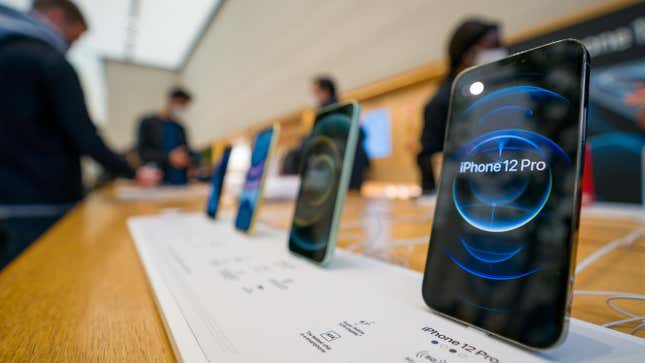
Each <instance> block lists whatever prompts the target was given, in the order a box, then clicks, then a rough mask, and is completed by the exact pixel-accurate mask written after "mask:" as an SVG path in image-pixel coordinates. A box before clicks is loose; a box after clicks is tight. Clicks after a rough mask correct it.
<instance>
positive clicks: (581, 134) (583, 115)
mask: <svg viewBox="0 0 645 363" xmlns="http://www.w3.org/2000/svg"><path fill="white" fill-rule="evenodd" d="M563 42H573V43H576V45H577V46H579V47H581V48H582V50H583V62H582V67H583V69H582V70H581V71H582V75H583V77H582V82H581V85H580V87H581V90H580V91H581V92H580V95H581V99H580V110H579V114H580V119H579V120H578V122H579V130H578V142H577V147H578V151H577V156H578V158H577V159H576V161H575V162H576V165H575V170H576V172H575V173H576V180H575V188H574V190H573V194H574V195H573V203H574V209H573V216H572V218H571V239H570V240H569V241H568V242H569V245H570V248H569V254H570V256H569V275H568V278H567V280H568V283H567V284H566V289H567V291H566V295H565V296H566V301H565V311H564V320H563V324H562V330H561V332H560V336H559V337H558V339H557V340H556V341H555V342H554V343H553V344H552V345H550V346H547V347H532V346H528V345H526V344H522V343H520V342H518V341H515V340H513V339H511V338H507V337H504V336H502V335H499V334H496V333H494V332H491V331H488V330H486V329H484V328H482V327H479V326H477V325H474V324H471V323H469V322H467V321H463V320H461V319H458V318H456V317H454V316H451V315H448V314H445V313H443V312H441V311H438V310H436V309H434V308H432V306H431V305H430V303H429V302H428V297H426V296H425V293H424V291H425V289H424V286H425V285H426V274H425V273H424V276H423V283H422V285H421V290H422V291H421V294H422V296H423V299H424V301H425V302H426V305H427V306H428V308H429V309H430V310H432V312H433V313H436V314H438V315H440V316H443V317H446V318H448V319H450V320H453V321H456V322H457V323H459V324H461V325H466V326H468V327H470V328H474V329H476V330H479V331H481V332H483V333H485V334H487V335H490V336H494V337H496V338H499V339H502V340H504V341H506V342H509V343H512V344H514V345H517V346H520V347H522V348H525V349H528V350H532V351H546V350H549V349H553V348H554V347H557V346H558V345H560V344H562V343H563V342H564V340H565V339H566V337H567V333H568V330H569V329H568V327H569V317H570V315H571V302H572V299H573V281H574V276H575V265H576V251H577V249H578V232H579V221H580V203H581V200H582V173H583V166H584V154H585V145H586V132H587V105H588V99H589V84H588V80H589V72H590V69H591V65H590V63H589V60H590V56H589V53H588V51H587V49H586V48H585V46H584V44H582V42H580V41H578V40H576V39H562V40H558V41H555V42H551V43H547V44H545V45H542V46H539V47H535V48H531V49H528V50H525V51H522V52H518V53H515V54H512V55H510V56H508V57H507V58H505V59H508V58H510V57H521V56H522V55H523V54H526V53H530V52H534V51H536V50H539V49H542V48H546V47H549V46H552V45H555V44H559V43H563ZM484 66H486V65H485V64H484V65H481V66H474V67H469V68H467V69H465V70H463V71H462V72H460V73H459V74H458V75H457V76H456V77H455V80H454V81H453V83H452V89H451V90H450V94H451V97H450V104H449V106H448V116H449V117H448V120H447V123H446V133H445V135H444V145H446V144H447V141H448V130H449V129H450V122H451V120H452V112H453V109H452V108H453V100H452V95H454V94H455V92H456V85H457V84H458V83H459V79H460V78H461V77H462V76H463V75H465V74H466V73H468V72H470V71H472V70H475V69H477V68H479V67H484ZM445 165H446V164H445V163H444V166H442V171H441V173H442V175H444V171H443V168H445ZM440 189H441V183H439V187H438V188H437V195H439V193H441V190H440ZM436 213H437V210H436V209H435V214H436ZM433 220H435V218H434V217H433ZM431 249H432V246H430V247H429V249H428V254H429V253H430V251H431Z"/></svg>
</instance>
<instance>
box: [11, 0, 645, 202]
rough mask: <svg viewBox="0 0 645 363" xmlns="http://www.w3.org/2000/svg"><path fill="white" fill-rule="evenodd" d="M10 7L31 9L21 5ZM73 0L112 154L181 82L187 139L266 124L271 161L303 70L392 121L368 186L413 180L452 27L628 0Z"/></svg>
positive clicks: (305, 86)
mask: <svg viewBox="0 0 645 363" xmlns="http://www.w3.org/2000/svg"><path fill="white" fill-rule="evenodd" d="M4 1H6V0H3V2H4ZM8 2H9V3H10V4H12V5H14V6H17V7H20V8H23V9H26V8H28V6H29V0H8ZM77 3H78V4H79V6H80V7H81V8H82V9H83V11H84V12H85V13H87V14H88V16H89V20H90V27H91V31H90V33H91V34H89V36H88V37H86V39H83V40H82V41H81V42H80V43H79V45H78V46H77V47H76V49H74V50H73V51H72V53H71V55H70V56H71V58H72V60H73V62H74V63H75V64H77V67H78V68H79V70H80V73H81V77H82V79H83V83H84V85H85V88H86V92H87V98H88V101H89V103H90V106H91V111H92V114H93V116H94V118H95V121H96V122H97V124H98V125H99V126H100V127H101V129H102V132H103V134H104V135H105V136H106V137H107V139H108V141H109V142H110V144H111V145H113V146H114V147H116V148H117V149H119V150H122V151H126V150H127V149H128V148H130V147H131V146H132V144H133V141H134V135H135V133H134V130H135V125H136V121H137V119H138V118H139V117H140V116H141V115H142V114H144V113H147V112H150V111H154V110H156V109H158V108H159V107H160V104H161V102H162V101H163V99H164V95H165V93H166V91H167V89H169V88H170V87H171V86H173V85H175V84H181V85H183V86H185V87H186V88H188V89H190V90H191V91H192V92H193V93H194V95H195V96H196V97H195V102H194V105H193V107H192V108H191V109H190V110H189V112H188V114H187V117H186V120H185V124H186V126H187V129H188V131H189V133H190V137H191V138H192V140H193V144H194V145H195V146H197V147H198V148H200V149H202V150H203V151H204V153H206V154H208V155H210V156H211V158H212V160H216V159H217V157H218V156H219V153H220V151H221V150H222V148H223V146H224V145H225V144H227V143H232V144H234V145H246V150H247V151H246V152H248V143H249V142H250V140H251V136H252V135H253V134H254V133H255V132H257V130H259V129H260V128H263V127H266V126H267V125H269V124H270V123H273V122H279V123H280V124H281V125H282V131H283V132H282V135H281V140H280V146H279V151H278V155H281V154H283V153H284V152H285V151H286V150H287V149H289V148H291V147H294V146H296V145H298V143H299V142H300V139H301V137H302V136H304V135H305V134H306V133H307V131H308V129H309V127H310V126H311V123H312V120H313V111H312V108H310V107H308V105H307V98H308V94H309V87H310V80H311V78H312V76H314V75H317V74H321V73H322V74H330V75H333V76H334V77H335V78H336V79H337V81H338V83H339V85H340V88H341V89H340V91H341V96H342V98H343V99H350V98H353V99H357V100H359V101H360V102H361V104H362V109H363V116H364V118H365V117H366V115H370V112H377V113H379V112H380V116H375V119H378V120H379V122H386V124H385V125H386V127H387V126H388V124H389V133H387V134H386V135H385V136H384V137H387V138H389V139H390V147H389V148H387V150H386V151H385V152H384V153H383V154H382V155H380V157H378V158H375V159H373V160H372V166H371V169H370V173H369V175H368V178H367V179H368V181H369V182H371V183H372V184H374V183H375V184H379V185H389V184H396V185H403V186H409V187H410V188H414V187H415V186H416V185H418V180H419V175H418V170H417V166H416V163H415V154H416V147H417V145H416V142H417V140H418V137H419V133H420V130H421V126H422V109H423V105H424V104H425V102H427V100H428V99H429V98H430V97H431V95H432V93H433V91H434V89H435V88H436V86H437V84H438V82H439V81H440V80H441V78H442V77H443V75H444V72H445V70H446V68H445V63H444V59H443V55H444V54H445V46H446V42H447V37H448V35H449V34H450V32H451V31H452V30H453V27H454V26H455V25H456V24H457V23H458V22H459V21H461V20H463V19H464V18H466V17H468V16H471V15H477V16H482V17H485V18H489V19H492V20H496V21H499V22H500V23H501V24H502V26H503V35H504V39H505V40H506V42H507V44H514V43H521V42H523V41H527V40H529V39H532V38H536V37H539V36H540V35H542V34H545V33H549V32H553V31H556V30H558V29H560V28H563V27H566V26H568V25H570V24H573V23H576V22H578V21H583V20H585V19H588V18H590V17H594V16H597V15H601V14H605V13H608V12H612V11H615V10H616V9H620V8H622V7H626V6H631V5H633V4H635V3H638V2H637V1H607V0H571V1H556V0H543V1H528V0H519V1H515V2H513V3H512V5H509V2H508V1H507V0H490V1H485V2H483V1H482V2H478V1H470V0H453V1H437V0H434V1H428V0H406V1H402V2H396V3H392V2H391V1H389V0H357V1H346V0H328V1H317V0H281V1H251V0H220V1H216V0H210V1H209V0H190V1H185V2H177V1H172V0H111V1H109V2H104V1H100V2H98V1H95V0H78V1H77ZM383 113H385V116H383ZM372 115H375V114H372ZM367 117H369V116H367ZM384 120H385V121H384ZM640 132H641V133H642V130H640ZM641 165H642V164H641ZM243 168H244V166H240V167H239V169H240V170H242V169H243ZM634 168H638V170H639V171H640V168H641V166H640V165H635V166H634ZM639 177H640V176H639ZM638 181H640V179H639V180H638ZM370 185H371V184H369V183H368V188H367V189H368V190H369V186H370ZM402 195H403V196H405V195H406V193H405V192H404V193H402ZM632 199H633V200H629V201H632V202H638V201H639V200H635V199H634V198H632Z"/></svg>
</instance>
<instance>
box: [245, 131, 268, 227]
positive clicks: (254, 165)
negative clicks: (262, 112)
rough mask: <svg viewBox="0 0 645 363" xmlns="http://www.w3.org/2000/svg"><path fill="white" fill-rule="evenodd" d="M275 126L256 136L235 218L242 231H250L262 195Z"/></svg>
mask: <svg viewBox="0 0 645 363" xmlns="http://www.w3.org/2000/svg"><path fill="white" fill-rule="evenodd" d="M274 132H275V130H274V128H270V129H268V130H265V131H262V132H260V133H259V134H258V135H257V136H256V137H255V142H254V143H253V151H252V152H251V166H250V167H249V170H248V172H247V173H246V179H245V180H244V187H243V188H242V193H241V195H240V205H239V207H238V210H237V217H236V218H235V228H237V229H239V230H241V231H250V230H251V227H252V226H253V222H254V220H253V218H254V216H255V213H256V209H257V206H258V202H259V201H260V198H261V197H262V185H263V181H264V171H265V169H266V166H267V165H266V164H267V160H268V158H269V156H270V155H269V154H270V152H271V146H272V144H273V139H274Z"/></svg>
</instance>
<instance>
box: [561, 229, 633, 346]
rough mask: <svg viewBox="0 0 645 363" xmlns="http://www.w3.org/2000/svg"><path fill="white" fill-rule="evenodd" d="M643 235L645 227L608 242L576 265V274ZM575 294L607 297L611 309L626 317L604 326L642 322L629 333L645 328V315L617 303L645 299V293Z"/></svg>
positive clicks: (576, 293) (593, 292) (584, 291)
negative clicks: (632, 311) (628, 309)
mask: <svg viewBox="0 0 645 363" xmlns="http://www.w3.org/2000/svg"><path fill="white" fill-rule="evenodd" d="M643 236H645V227H642V228H639V229H637V230H635V231H632V232H631V233H629V234H628V235H627V236H625V237H623V238H619V239H617V240H615V241H613V242H610V243H608V244H606V245H605V246H603V247H602V248H600V249H599V250H598V251H596V252H594V253H592V254H591V256H589V257H587V258H585V259H584V260H582V261H581V262H580V263H579V264H578V266H577V267H576V275H578V274H580V273H581V272H582V271H583V270H584V269H586V268H587V267H589V266H590V265H591V264H593V263H594V262H596V261H598V260H599V259H600V258H602V257H603V256H605V255H607V254H608V253H610V252H611V251H613V250H615V249H618V248H621V247H629V246H631V245H633V244H634V243H635V242H636V241H637V240H638V239H639V238H641V237H643ZM573 294H574V295H586V296H603V297H606V298H607V299H606V300H605V303H606V304H607V306H608V307H609V308H610V309H611V310H613V311H615V312H616V313H618V314H620V315H622V316H624V317H625V318H624V319H620V320H616V321H612V322H609V323H606V324H603V325H602V326H604V327H605V328H613V327H617V326H621V325H625V324H631V323H634V322H637V323H638V322H640V324H638V325H637V326H636V327H635V328H633V329H632V330H631V331H630V332H629V334H631V335H635V334H637V333H638V332H639V331H641V330H643V329H645V316H638V315H636V314H633V313H630V312H629V311H627V310H625V309H623V308H621V307H619V306H617V305H616V304H615V302H616V301H621V300H623V301H624V300H631V301H645V295H638V294H630V293H625V292H617V291H594V290H575V291H574V292H573Z"/></svg>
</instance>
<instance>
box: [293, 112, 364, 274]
mask: <svg viewBox="0 0 645 363" xmlns="http://www.w3.org/2000/svg"><path fill="white" fill-rule="evenodd" d="M359 113H360V108H359V106H358V104H357V103H356V102H350V103H346V104H336V105H332V106H329V107H326V108H324V109H322V110H320V112H318V114H317V115H316V119H315V121H314V126H313V130H312V131H311V134H310V135H309V136H308V137H307V140H306V141H305V144H304V147H303V151H302V165H301V169H300V180H301V183H300V190H299V192H298V198H297V200H296V210H295V214H294V216H293V222H292V225H291V233H289V250H290V251H291V252H293V253H295V254H297V255H300V256H302V257H305V258H307V259H309V260H311V261H313V262H315V263H317V264H320V265H323V266H324V265H326V264H328V263H329V262H331V260H332V257H333V254H334V249H335V246H336V236H337V234H338V224H339V222H340V215H341V213H342V208H343V201H344V200H345V195H346V194H347V187H348V186H349V181H350V177H351V174H352V166H353V164H354V154H355V152H356V147H357V143H358V133H359V125H358V115H359Z"/></svg>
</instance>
